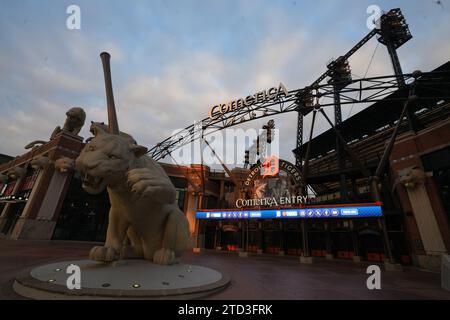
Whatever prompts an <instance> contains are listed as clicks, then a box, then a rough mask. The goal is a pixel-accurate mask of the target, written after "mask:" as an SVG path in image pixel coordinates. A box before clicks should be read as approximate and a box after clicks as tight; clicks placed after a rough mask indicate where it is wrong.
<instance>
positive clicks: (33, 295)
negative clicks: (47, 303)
mask: <svg viewBox="0 0 450 320" xmlns="http://www.w3.org/2000/svg"><path fill="white" fill-rule="evenodd" d="M70 265H75V266H79V267H80V271H81V272H80V279H81V283H80V284H81V288H80V289H69V288H68V286H67V282H68V280H73V276H74V274H73V273H72V274H68V273H66V270H67V268H68V266H70ZM69 277H71V278H69ZM230 280H231V279H230V277H228V276H227V275H224V274H222V273H221V272H219V271H217V270H213V269H210V268H205V267H200V266H195V265H186V264H174V265H170V266H161V265H157V264H154V263H151V262H149V261H146V260H121V261H117V262H113V263H109V264H104V263H98V262H94V261H92V260H75V261H64V262H57V263H51V264H46V265H43V266H39V267H35V268H33V269H29V270H26V271H24V272H22V273H21V274H19V275H18V276H17V277H16V280H15V282H14V285H13V288H14V291H15V292H16V293H18V294H19V295H21V296H24V297H27V298H30V299H36V300H56V299H57V300H66V299H197V298H201V297H205V296H208V295H210V294H213V293H215V292H218V291H220V290H223V289H225V288H226V287H227V286H228V285H229V284H230ZM69 282H70V283H75V282H73V281H72V282H71V281H69Z"/></svg>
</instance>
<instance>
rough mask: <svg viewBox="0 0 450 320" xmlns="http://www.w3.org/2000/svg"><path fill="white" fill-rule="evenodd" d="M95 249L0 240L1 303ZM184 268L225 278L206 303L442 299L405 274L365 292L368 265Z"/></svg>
mask: <svg viewBox="0 0 450 320" xmlns="http://www.w3.org/2000/svg"><path fill="white" fill-rule="evenodd" d="M93 245H94V244H92V243H87V242H71V241H27V240H20V241H14V240H5V239H0V299H23V298H21V297H20V296H18V295H16V294H15V293H14V291H13V290H12V283H13V281H14V278H15V275H16V274H17V273H18V272H19V271H21V270H22V269H26V268H28V267H32V266H37V265H41V264H44V263H48V262H56V261H61V260H73V259H83V258H86V257H87V255H88V252H89V250H90V248H91V247H92V246H93ZM182 262H183V263H187V264H195V265H200V266H206V267H210V268H214V269H218V270H220V271H222V272H225V273H227V274H229V275H230V276H231V278H232V284H231V286H230V287H229V288H228V289H226V290H225V291H222V292H220V293H217V294H215V295H213V296H210V297H209V299H226V300H234V299H238V300H239V299H255V300H260V299H351V300H354V299H447V300H450V292H447V291H445V290H443V289H441V288H440V275H439V274H437V273H431V272H424V271H419V270H416V269H414V268H408V269H406V270H405V271H404V272H385V271H382V274H381V290H368V289H367V287H366V280H367V277H368V275H367V274H366V267H367V264H356V263H352V262H347V261H326V260H319V262H317V263H314V264H312V265H304V264H300V263H299V262H298V259H297V258H294V257H279V256H267V255H265V256H249V257H248V258H240V257H238V255H237V254H227V253H215V252H206V253H205V252H202V253H200V254H193V253H186V255H185V256H184V257H183V259H182Z"/></svg>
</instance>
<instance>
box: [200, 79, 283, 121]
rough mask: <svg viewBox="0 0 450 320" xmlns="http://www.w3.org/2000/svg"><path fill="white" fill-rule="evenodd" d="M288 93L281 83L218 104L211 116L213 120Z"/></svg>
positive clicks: (212, 109)
mask: <svg viewBox="0 0 450 320" xmlns="http://www.w3.org/2000/svg"><path fill="white" fill-rule="evenodd" d="M288 95H289V92H288V90H287V89H286V87H285V86H284V85H283V84H282V83H280V85H279V86H278V88H277V87H273V88H270V89H269V90H264V91H261V92H258V93H255V94H254V95H250V96H247V97H246V98H240V99H237V100H233V101H230V102H227V103H221V104H216V105H215V106H213V107H212V108H211V110H210V111H209V117H210V119H211V120H215V119H217V118H219V117H220V116H221V115H223V114H225V113H227V112H230V111H235V110H237V109H243V108H246V107H250V106H252V105H254V104H257V103H261V102H268V101H272V100H273V101H275V100H277V99H278V98H279V97H281V96H285V97H286V96H288Z"/></svg>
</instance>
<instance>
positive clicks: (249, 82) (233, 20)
mask: <svg viewBox="0 0 450 320" xmlns="http://www.w3.org/2000/svg"><path fill="white" fill-rule="evenodd" d="M297 2H298V4H297ZM110 3H111V4H110ZM109 4H110V5H109ZM137 5H138V8H131V7H129V6H127V5H126V3H125V2H123V3H122V2H118V1H114V2H108V3H106V2H105V3H104V2H95V3H94V2H84V1H80V6H81V8H82V17H83V18H82V19H83V20H82V21H83V23H82V29H81V30H80V31H68V30H67V29H65V28H64V27H61V26H64V17H65V16H64V14H65V10H64V9H65V8H64V6H63V5H58V6H56V5H55V4H53V2H45V1H44V2H42V4H41V6H42V7H43V8H44V9H42V8H41V9H40V11H38V12H39V19H41V20H39V23H37V22H36V21H34V20H33V19H38V17H37V15H36V16H33V15H31V14H30V13H29V12H28V11H27V10H32V8H31V9H30V8H28V9H27V7H26V6H25V5H23V6H22V7H21V6H20V5H18V4H16V6H17V8H15V9H14V10H13V8H11V7H12V5H11V7H5V5H3V8H1V9H2V10H0V12H2V13H0V21H1V22H0V27H2V28H3V30H6V31H5V32H3V33H2V34H0V41H1V43H2V49H1V50H0V74H1V75H2V76H1V77H0V136H1V137H2V140H1V142H2V143H1V144H0V153H5V154H11V155H16V154H20V153H22V152H23V151H24V150H23V146H24V145H25V144H27V143H28V142H30V141H32V140H35V139H47V138H48V136H49V135H50V134H51V132H52V130H53V128H54V127H55V126H57V125H62V124H63V122H64V118H65V111H66V110H67V109H69V108H70V107H72V106H82V107H84V108H85V109H86V111H87V118H88V120H93V121H106V119H107V116H106V102H105V93H104V83H103V75H102V68H101V63H100V59H99V56H98V55H99V53H100V52H101V51H104V50H106V51H109V52H110V53H111V55H112V60H111V67H112V78H113V86H114V94H115V99H116V106H117V112H118V115H119V125H120V128H121V130H123V131H127V132H129V133H131V134H132V135H133V136H134V137H135V138H136V139H137V140H138V142H140V143H141V144H143V145H146V146H148V147H151V146H153V145H155V144H156V143H157V142H159V141H162V140H163V139H165V138H167V137H168V136H170V134H171V133H172V132H173V131H174V130H175V129H178V128H183V127H186V126H188V125H190V124H193V123H194V121H195V120H201V119H203V118H205V117H207V116H208V111H209V108H210V107H211V105H213V104H216V103H218V102H227V101H230V100H232V99H235V98H239V97H242V96H246V95H248V94H253V93H255V92H257V91H259V90H262V89H267V88H269V87H272V86H274V85H277V84H278V83H279V82H283V83H284V84H285V85H286V86H287V88H288V89H290V90H292V89H296V88H302V87H304V86H306V85H308V84H310V83H311V82H312V81H314V80H315V79H316V78H317V77H318V76H319V75H321V74H322V73H323V72H324V71H325V65H326V63H327V62H329V61H330V59H331V58H332V57H334V58H336V57H338V56H339V55H341V54H343V53H344V52H346V51H347V50H349V49H350V48H351V47H352V46H353V45H354V44H355V43H356V42H357V41H359V40H360V39H361V38H362V37H363V36H364V35H365V34H366V33H367V32H368V30H367V29H366V27H365V19H366V12H365V8H366V4H365V3H363V2H358V5H356V3H355V4H353V5H346V6H345V8H343V7H342V5H341V3H340V2H329V1H326V2H325V1H322V2H321V1H317V2H316V3H315V5H310V4H304V3H300V2H299V1H294V2H261V1H224V2H213V3H210V2H208V3H207V4H205V3H198V2H183V3H182V4H175V3H171V2H162V3H145V2H138V3H137ZM402 6H406V7H407V9H406V10H405V13H407V19H408V22H409V24H410V25H411V29H412V31H413V35H414V39H413V40H411V41H410V42H408V43H407V44H405V46H404V47H402V48H401V49H400V50H399V55H400V57H401V59H402V63H403V65H404V69H405V71H407V72H409V71H412V70H414V69H417V68H421V69H423V70H424V71H427V70H429V69H432V68H435V67H437V66H438V65H440V64H442V63H443V62H445V61H446V60H448V53H449V52H450V45H449V44H447V43H443V42H442V40H441V39H443V38H445V36H446V34H447V31H448V30H449V27H450V22H449V21H450V19H448V12H436V11H435V10H434V7H428V6H426V5H425V4H414V5H413V4H410V3H409V2H408V3H407V4H403V5H402ZM422 7H426V8H427V11H426V14H427V18H426V19H428V22H427V23H425V22H424V21H423V20H424V19H423V17H422V15H423V14H422V13H421V8H422ZM344 9H345V10H344ZM24 11H25V12H26V16H27V18H26V19H27V21H28V22H27V24H19V23H18V21H20V20H21V19H20V17H21V15H23V12H24ZM60 11H61V12H62V14H63V15H62V16H60V15H59V14H60ZM33 17H34V18H33ZM430 17H431V18H430ZM433 17H434V19H435V21H433ZM430 19H431V21H432V22H434V23H433V24H432V23H430V22H431V21H430ZM58 23H60V24H61V26H59V25H58V26H57V24H58ZM414 25H417V26H420V27H417V28H415V27H413V26H414ZM36 26H38V27H36ZM376 45H377V42H376V40H375V39H373V40H372V41H371V42H369V43H368V44H367V45H366V46H364V47H363V48H362V49H361V50H359V51H358V52H357V53H356V54H355V55H354V56H353V57H352V58H351V60H350V64H351V67H352V72H353V73H354V75H355V76H356V75H359V76H363V75H364V74H365V73H366V71H367V76H375V75H380V74H390V73H392V67H391V64H390V61H389V59H388V58H389V57H388V55H387V53H386V48H385V47H384V46H383V45H381V44H380V45H378V48H377V51H376V54H375V56H374V59H373V61H372V63H371V64H370V67H369V60H370V58H371V57H372V54H373V52H374V49H375V47H376ZM368 67H369V68H368ZM411 69H412V70H411ZM361 109H362V106H358V105H355V106H354V108H353V110H352V114H355V113H356V112H358V111H359V110H361ZM327 110H328V112H330V113H329V114H330V115H332V113H331V111H332V110H331V109H327ZM349 112H350V109H349V108H348V107H347V106H346V107H345V108H343V115H344V119H345V118H346V117H347V115H348V114H349ZM268 120H269V119H268V118H264V119H260V120H257V121H254V122H251V123H247V124H244V125H242V126H239V127H241V128H244V129H245V128H250V127H256V128H260V127H262V125H263V124H264V123H265V122H267V121H268ZM274 120H275V123H276V126H277V128H279V129H280V140H281V141H282V145H281V155H282V157H283V158H286V159H288V160H292V161H293V160H294V159H293V156H292V153H291V150H292V149H293V148H295V135H296V128H297V115H296V114H295V113H289V114H285V115H280V116H277V117H274ZM309 128H310V116H308V117H307V118H306V119H305V122H304V140H305V141H306V140H307V138H308V135H309ZM328 128H329V125H328V124H327V123H326V122H325V121H324V120H319V121H318V122H317V126H316V130H315V134H314V136H316V135H318V134H320V133H321V132H323V131H325V130H327V129H328ZM81 135H83V136H85V137H87V136H89V133H88V125H86V126H85V128H84V129H83V130H82V132H81Z"/></svg>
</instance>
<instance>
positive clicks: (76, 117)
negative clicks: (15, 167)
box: [25, 107, 86, 149]
mask: <svg viewBox="0 0 450 320" xmlns="http://www.w3.org/2000/svg"><path fill="white" fill-rule="evenodd" d="M85 120H86V112H84V110H83V108H79V107H74V108H70V109H69V110H68V111H67V112H66V121H65V122H64V126H63V127H62V129H61V127H60V126H57V127H56V128H55V129H54V130H53V132H52V135H51V136H50V140H53V139H54V138H55V137H56V135H57V134H58V133H60V132H61V131H66V132H69V133H71V134H74V135H77V134H78V133H80V131H81V128H83V126H84V121H85ZM47 142H48V141H43V140H35V141H33V142H30V143H29V144H27V145H26V146H25V149H31V148H34V147H36V146H38V145H42V144H46V143H47Z"/></svg>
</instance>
